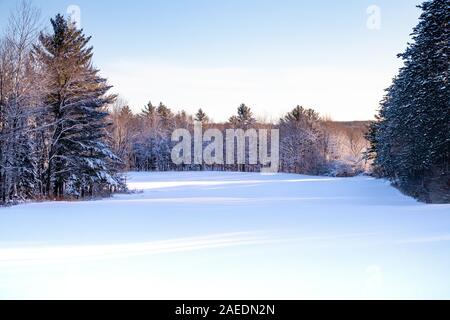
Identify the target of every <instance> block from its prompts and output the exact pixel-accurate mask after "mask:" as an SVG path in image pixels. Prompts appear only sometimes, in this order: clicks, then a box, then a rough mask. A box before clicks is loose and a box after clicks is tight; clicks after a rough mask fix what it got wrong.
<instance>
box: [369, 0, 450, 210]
mask: <svg viewBox="0 0 450 320" xmlns="http://www.w3.org/2000/svg"><path fill="white" fill-rule="evenodd" d="M420 8H421V9H422V10H423V13H422V15H421V16H420V21H419V24H418V25H417V26H416V28H415V29H414V31H413V34H412V36H413V42H412V43H411V44H409V45H408V48H407V49H406V51H405V52H404V53H403V54H401V55H399V56H400V57H401V58H402V59H403V61H404V66H403V67H402V68H401V69H400V72H399V75H398V76H397V77H396V78H395V79H394V82H393V84H392V86H391V87H390V88H389V89H388V90H387V94H386V96H385V98H384V99H383V101H382V104H381V110H380V113H379V115H378V121H377V122H376V123H375V124H374V125H373V126H372V128H371V131H370V134H369V139H370V140H371V143H372V149H371V152H372V156H373V158H374V159H375V170H376V172H377V173H378V174H379V175H381V176H383V177H387V178H390V179H391V180H392V181H393V182H394V183H395V184H396V185H398V186H399V188H400V189H401V190H403V191H405V192H406V193H408V194H411V195H413V196H415V197H417V198H419V199H421V200H423V201H427V202H449V201H450V192H449V191H448V190H450V171H449V166H450V87H449V73H450V0H431V1H426V2H425V3H423V4H422V5H421V6H420Z"/></svg>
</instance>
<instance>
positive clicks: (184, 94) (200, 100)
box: [0, 0, 421, 120]
mask: <svg viewBox="0 0 450 320" xmlns="http://www.w3.org/2000/svg"><path fill="white" fill-rule="evenodd" d="M420 2H421V1H416V0H396V1H388V0H372V1H366V0H346V1H331V0H327V1H325V0H316V1H312V0H310V1H303V0H271V1H269V0H226V1H225V0H222V1H217V0H166V1H163V0H159V1H127V2H125V1H106V0H96V1H88V0H73V1H61V0H34V4H35V5H36V6H37V7H39V8H41V10H42V16H43V19H45V20H48V18H50V17H51V16H53V15H54V14H56V13H57V12H61V13H66V11H67V8H68V6H69V5H77V6H78V7H79V8H80V9H81V25H82V27H83V28H84V30H85V32H86V33H87V34H90V35H93V39H92V45H94V47H95V57H94V59H95V64H96V65H97V66H98V67H99V68H101V70H102V75H103V76H105V77H107V78H108V79H109V81H110V83H111V84H112V85H114V89H113V91H114V92H117V93H120V94H121V95H122V96H123V97H124V98H125V99H127V100H128V101H129V103H130V104H131V106H132V107H133V109H134V110H136V111H138V110H140V109H141V108H142V106H143V105H144V104H145V103H146V101H148V100H152V101H153V102H154V103H158V102H159V101H164V102H165V103H167V104H168V105H169V106H171V107H173V108H174V109H181V108H184V109H186V110H188V111H194V110H195V109H198V108H199V107H202V108H204V109H205V110H206V111H208V112H209V113H210V115H211V116H212V117H213V118H214V119H216V120H224V119H226V118H228V117H229V116H230V115H231V114H232V113H234V111H235V109H236V108H237V106H238V105H239V104H240V103H241V102H245V103H246V104H248V105H249V106H251V107H252V108H253V109H254V111H255V113H258V114H259V115H261V116H264V117H266V118H268V119H270V118H272V119H276V118H277V117H279V116H280V115H281V114H282V113H283V112H286V111H288V110H289V109H291V108H293V107H294V106H295V105H297V104H301V105H304V106H306V107H311V108H315V109H317V110H318V111H319V112H320V113H322V114H323V115H328V116H331V117H332V118H334V119H336V120H363V119H371V118H373V115H374V114H375V112H376V109H377V107H378V103H379V101H380V100H381V98H382V95H383V90H384V88H386V87H387V86H388V85H389V83H390V81H391V78H392V77H393V76H394V75H395V74H396V72H397V69H398V67H399V66H400V61H399V60H398V59H397V58H396V55H397V54H398V53H400V52H402V51H403V50H404V49H405V47H406V44H407V42H408V41H409V34H410V33H411V31H412V28H413V27H414V26H415V25H416V24H417V18H418V16H419V14H420V10H419V9H417V8H416V5H417V4H419V3H420ZM16 3H17V1H16V0H0V26H1V27H3V26H4V25H5V20H6V19H7V16H8V11H9V10H10V9H11V8H13V7H14V6H15V5H16ZM371 5H377V6H378V7H379V8H380V9H381V15H380V18H381V20H380V27H381V28H380V29H379V30H371V29H369V28H368V27H367V20H368V19H369V17H370V15H369V14H368V13H367V8H368V7H369V6H371ZM47 24H48V23H47Z"/></svg>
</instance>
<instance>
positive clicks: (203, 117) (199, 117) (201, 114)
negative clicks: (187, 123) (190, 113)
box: [195, 109, 209, 125]
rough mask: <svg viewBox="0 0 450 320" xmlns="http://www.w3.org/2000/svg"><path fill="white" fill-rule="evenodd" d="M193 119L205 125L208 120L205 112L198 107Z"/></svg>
mask: <svg viewBox="0 0 450 320" xmlns="http://www.w3.org/2000/svg"><path fill="white" fill-rule="evenodd" d="M195 121H198V122H201V123H202V124H203V125H205V124H207V123H208V122H209V118H208V116H207V115H206V113H204V112H203V110H202V109H199V110H198V112H197V113H196V114H195Z"/></svg>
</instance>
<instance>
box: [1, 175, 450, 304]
mask: <svg viewBox="0 0 450 320" xmlns="http://www.w3.org/2000/svg"><path fill="white" fill-rule="evenodd" d="M128 183H129V187H130V188H131V189H139V190H142V192H140V193H136V194H133V195H120V196H116V197H114V198H112V199H107V200H102V201H90V202H70V203H67V202H59V203H37V204H26V205H21V206H17V207H11V208H2V209H0V298H138V299H140V298H149V299H152V298H153V299H165V298H167V299H215V298H219V299H220V298H225V299H226V298H233V299H278V298H287V299H302V298H344V299H345V298H357V299H358V298H361V299H365V298H388V299H390V298H407V299H408V298H450V273H449V270H450V206H449V205H424V204H420V203H417V202H416V201H415V200H413V199H410V198H407V197H405V196H403V195H401V194H400V193H399V192H398V191H397V190H395V189H394V188H392V187H390V186H389V184H387V183H385V182H383V181H378V180H374V179H371V178H367V177H357V178H350V179H334V178H317V177H306V176H298V175H284V174H282V175H275V176H263V175H259V174H239V173H156V174H150V173H145V174H144V173H142V174H141V173H135V174H130V175H129V179H128Z"/></svg>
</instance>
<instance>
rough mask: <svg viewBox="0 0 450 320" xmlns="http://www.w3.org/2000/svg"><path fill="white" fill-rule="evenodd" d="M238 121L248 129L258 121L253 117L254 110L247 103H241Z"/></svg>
mask: <svg viewBox="0 0 450 320" xmlns="http://www.w3.org/2000/svg"><path fill="white" fill-rule="evenodd" d="M238 123H239V126H240V127H241V128H243V129H248V128H249V127H250V126H252V125H253V124H255V123H256V119H255V118H253V112H252V110H251V109H250V108H249V107H247V106H246V105H245V104H241V105H240V106H239V108H238Z"/></svg>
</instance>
